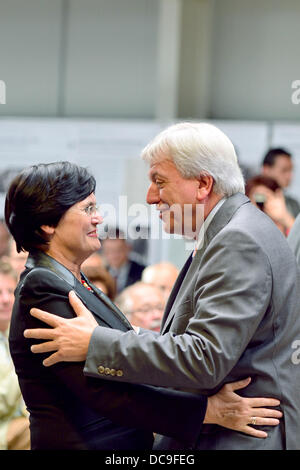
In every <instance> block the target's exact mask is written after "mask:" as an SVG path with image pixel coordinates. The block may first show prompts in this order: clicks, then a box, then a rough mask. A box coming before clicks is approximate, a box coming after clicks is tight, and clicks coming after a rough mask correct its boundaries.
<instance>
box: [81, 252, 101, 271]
mask: <svg viewBox="0 0 300 470" xmlns="http://www.w3.org/2000/svg"><path fill="white" fill-rule="evenodd" d="M103 264H104V263H103V259H102V256H101V255H100V253H99V252H98V251H96V252H95V253H92V254H91V256H89V257H88V258H87V259H86V260H85V261H84V262H83V263H82V265H81V267H82V268H90V267H91V268H99V267H102V266H103Z"/></svg>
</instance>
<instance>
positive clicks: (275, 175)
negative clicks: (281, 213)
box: [262, 148, 300, 217]
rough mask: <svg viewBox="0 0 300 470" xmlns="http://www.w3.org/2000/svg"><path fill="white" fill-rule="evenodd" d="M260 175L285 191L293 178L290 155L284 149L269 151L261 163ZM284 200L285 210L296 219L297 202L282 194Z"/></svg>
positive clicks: (298, 209) (299, 206) (299, 209)
mask: <svg viewBox="0 0 300 470" xmlns="http://www.w3.org/2000/svg"><path fill="white" fill-rule="evenodd" d="M262 174H263V175H264V176H268V177H269V178H272V179H273V180H275V181H276V182H277V184H278V185H279V186H280V188H281V189H282V190H285V189H286V188H287V187H288V186H289V185H290V183H291V181H292V177H293V161H292V155H291V154H290V152H288V151H287V150H286V149H283V148H272V149H270V150H269V151H268V152H267V153H266V155H265V157H264V159H263V162H262ZM284 200H285V204H286V207H287V210H288V211H289V213H290V214H291V215H292V216H293V217H297V215H298V214H299V212H300V205H299V202H298V201H297V200H296V199H294V198H292V197H291V196H289V195H287V194H286V193H284Z"/></svg>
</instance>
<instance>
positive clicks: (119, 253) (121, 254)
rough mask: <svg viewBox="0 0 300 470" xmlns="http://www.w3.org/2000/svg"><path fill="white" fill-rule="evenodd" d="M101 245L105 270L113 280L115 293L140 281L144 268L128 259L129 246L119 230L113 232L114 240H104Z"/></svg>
mask: <svg viewBox="0 0 300 470" xmlns="http://www.w3.org/2000/svg"><path fill="white" fill-rule="evenodd" d="M101 243H102V250H103V256H104V259H105V262H106V268H107V270H108V272H109V273H110V274H111V276H112V277H113V278H114V280H115V283H116V291H117V293H120V292H121V291H122V290H123V289H125V287H128V286H130V285H131V284H134V283H135V282H137V281H139V280H140V279H141V276H142V272H143V270H144V268H145V266H144V265H142V264H140V263H137V262H136V261H133V260H131V259H130V256H129V254H130V250H131V246H130V244H129V243H128V241H127V240H125V234H124V233H123V232H122V231H121V230H120V229H118V228H117V229H116V230H115V238H106V239H104V240H102V241H101Z"/></svg>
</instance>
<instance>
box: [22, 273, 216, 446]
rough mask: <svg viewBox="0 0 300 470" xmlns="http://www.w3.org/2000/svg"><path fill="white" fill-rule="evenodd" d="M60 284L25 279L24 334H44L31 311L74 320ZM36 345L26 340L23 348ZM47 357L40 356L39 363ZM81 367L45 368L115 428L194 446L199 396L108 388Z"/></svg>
mask: <svg viewBox="0 0 300 470" xmlns="http://www.w3.org/2000/svg"><path fill="white" fill-rule="evenodd" d="M31 274H32V275H31ZM61 283H63V281H60V282H59V283H58V281H57V278H56V276H55V275H53V274H52V273H50V274H49V277H47V279H44V278H41V276H39V275H35V274H34V273H30V275H29V276H28V279H27V283H26V285H24V286H23V289H22V293H21V295H20V301H21V304H22V306H23V308H24V307H25V309H26V311H27V314H28V318H29V323H28V325H27V328H34V327H39V328H40V327H43V328H45V324H44V323H42V322H40V321H39V320H37V319H35V318H33V317H32V316H31V315H30V314H29V309H30V308H31V307H37V308H41V309H43V310H46V311H49V312H52V313H55V314H56V315H60V316H63V317H65V318H72V317H74V312H73V310H72V308H71V306H70V304H69V301H68V290H70V288H69V289H68V290H66V289H64V288H63V287H62V285H61ZM37 342H38V341H37V340H28V343H29V344H28V347H30V345H31V344H34V343H37ZM48 355H49V354H48V353H47V354H41V355H40V358H41V361H42V360H43V359H44V358H46V357H47V356H48ZM83 366H84V363H83V362H82V363H75V362H74V363H68V362H64V363H59V364H56V365H54V366H52V367H50V368H49V373H51V374H54V375H55V377H56V378H57V381H58V386H61V387H64V388H67V389H68V390H69V391H70V393H72V394H75V395H76V396H77V397H78V398H79V399H80V400H82V401H83V402H85V403H86V404H87V405H89V406H90V407H91V408H93V409H94V410H95V411H96V412H99V414H101V415H102V416H106V417H107V418H109V419H111V420H112V421H115V422H116V423H117V424H121V425H126V426H129V427H135V428H140V429H145V430H149V431H152V432H156V433H159V434H164V435H167V436H170V437H174V438H175V439H178V440H180V441H182V442H185V443H186V444H187V445H191V446H194V445H195V443H196V441H197V439H198V438H199V434H200V431H201V428H202V422H203V420H204V416H205V412H206V405H207V398H206V397H205V396H202V395H197V394H192V393H184V392H180V391H175V390H174V391H173V390H167V389H164V388H161V389H158V388H157V387H149V386H146V385H133V384H128V383H122V384H120V383H109V382H108V381H106V380H99V379H98V378H97V379H95V378H92V377H87V376H85V375H84V374H83Z"/></svg>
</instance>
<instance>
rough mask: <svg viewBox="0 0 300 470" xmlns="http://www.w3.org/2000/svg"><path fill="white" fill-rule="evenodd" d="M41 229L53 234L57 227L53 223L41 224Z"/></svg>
mask: <svg viewBox="0 0 300 470" xmlns="http://www.w3.org/2000/svg"><path fill="white" fill-rule="evenodd" d="M40 228H41V230H43V231H44V232H45V233H46V234H47V235H53V233H54V230H55V227H52V226H51V225H41V227H40Z"/></svg>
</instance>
